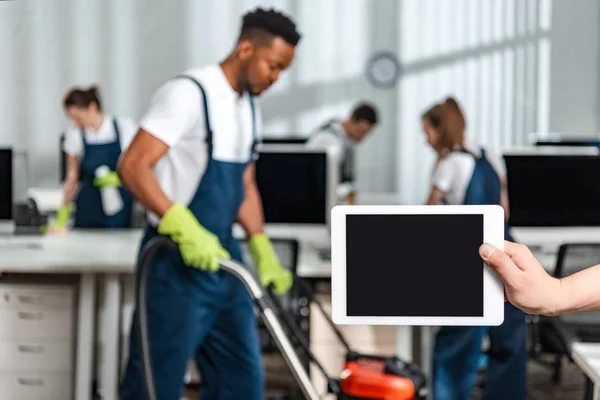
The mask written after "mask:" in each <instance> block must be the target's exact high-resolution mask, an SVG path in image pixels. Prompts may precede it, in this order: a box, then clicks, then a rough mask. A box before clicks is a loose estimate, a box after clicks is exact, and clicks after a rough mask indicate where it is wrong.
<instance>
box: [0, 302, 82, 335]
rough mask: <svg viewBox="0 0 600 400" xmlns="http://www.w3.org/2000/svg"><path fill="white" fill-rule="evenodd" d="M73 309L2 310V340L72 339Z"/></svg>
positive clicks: (0, 331)
mask: <svg viewBox="0 0 600 400" xmlns="http://www.w3.org/2000/svg"><path fill="white" fill-rule="evenodd" d="M73 323H74V321H73V313H72V312H71V311H43V310H30V311H17V310H0V341H4V342H6V341H19V340H28V339H71V338H72V337H73Z"/></svg>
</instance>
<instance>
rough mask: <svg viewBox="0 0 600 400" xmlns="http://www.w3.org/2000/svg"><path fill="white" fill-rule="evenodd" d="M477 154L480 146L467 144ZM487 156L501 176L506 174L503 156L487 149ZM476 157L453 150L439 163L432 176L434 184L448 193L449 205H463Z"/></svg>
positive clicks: (446, 197)
mask: <svg viewBox="0 0 600 400" xmlns="http://www.w3.org/2000/svg"><path fill="white" fill-rule="evenodd" d="M465 147H467V149H468V150H469V151H471V152H473V153H474V154H476V155H480V154H481V152H480V148H478V147H475V146H472V145H468V146H465ZM485 156H486V158H487V159H488V161H489V162H490V163H491V164H492V166H493V167H494V169H495V170H496V173H498V175H499V176H501V177H502V176H504V175H505V168H504V163H503V162H502V160H501V158H499V157H497V156H494V155H493V154H490V152H489V151H487V150H486V152H485ZM474 168H475V159H474V157H473V156H472V155H471V154H468V153H462V152H451V153H449V154H448V155H446V156H445V157H444V158H443V159H442V160H441V161H440V163H439V164H438V165H437V167H436V168H435V170H434V172H433V176H432V185H433V186H435V187H436V188H438V189H439V190H441V191H443V192H445V193H446V196H445V198H444V200H445V203H446V204H449V205H461V204H463V203H464V198H465V195H466V193H467V187H468V186H469V182H470V181H471V176H472V175H473V169H474Z"/></svg>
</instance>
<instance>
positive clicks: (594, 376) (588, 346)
mask: <svg viewBox="0 0 600 400" xmlns="http://www.w3.org/2000/svg"><path fill="white" fill-rule="evenodd" d="M572 354H573V360H575V362H576V363H577V365H578V366H579V368H581V369H582V370H583V372H585V374H586V375H587V376H588V377H589V378H590V379H591V380H592V381H593V382H594V384H596V385H600V343H575V344H574V345H573V347H572Z"/></svg>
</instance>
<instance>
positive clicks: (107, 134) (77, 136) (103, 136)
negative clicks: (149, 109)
mask: <svg viewBox="0 0 600 400" xmlns="http://www.w3.org/2000/svg"><path fill="white" fill-rule="evenodd" d="M115 118H116V120H117V127H118V128H119V139H120V141H121V150H122V151H123V150H125V149H127V147H129V145H130V144H131V141H132V140H133V138H134V137H135V134H136V133H137V131H138V125H137V124H136V123H135V121H134V120H133V119H131V118H129V117H113V116H111V115H107V114H104V119H103V121H102V125H100V128H98V130H97V131H94V130H91V129H89V128H88V129H85V130H84V133H83V134H84V135H85V140H86V142H88V143H89V144H106V143H112V142H114V141H115V140H116V138H117V133H116V132H115V128H114V125H113V119H115ZM81 135H82V134H81V129H79V128H70V129H69V130H67V132H66V134H65V141H64V143H63V151H64V152H65V153H67V154H69V155H71V156H75V157H83V156H84V146H83V138H82V137H81Z"/></svg>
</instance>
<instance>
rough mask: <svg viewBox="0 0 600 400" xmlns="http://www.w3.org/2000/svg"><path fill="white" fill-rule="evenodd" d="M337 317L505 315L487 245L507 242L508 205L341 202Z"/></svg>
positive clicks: (426, 320)
mask: <svg viewBox="0 0 600 400" xmlns="http://www.w3.org/2000/svg"><path fill="white" fill-rule="evenodd" d="M331 218H332V220H331V221H332V225H331V262H332V314H333V319H334V321H335V323H337V324H366V325H417V326H418V325H438V326H448V325H462V326H466V325H479V326H495V325H500V324H502V322H503V320H504V287H503V285H502V282H501V280H500V279H499V277H498V275H497V274H496V273H495V272H494V271H493V270H491V269H490V268H489V267H488V266H487V265H485V263H484V261H483V260H482V258H481V256H480V254H479V249H480V247H481V245H482V244H483V243H489V244H492V245H493V246H495V247H496V248H497V249H500V250H503V249H504V210H503V209H502V208H501V207H500V206H484V205H481V206H479V205H478V206H336V207H334V208H333V209H332V213H331Z"/></svg>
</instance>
